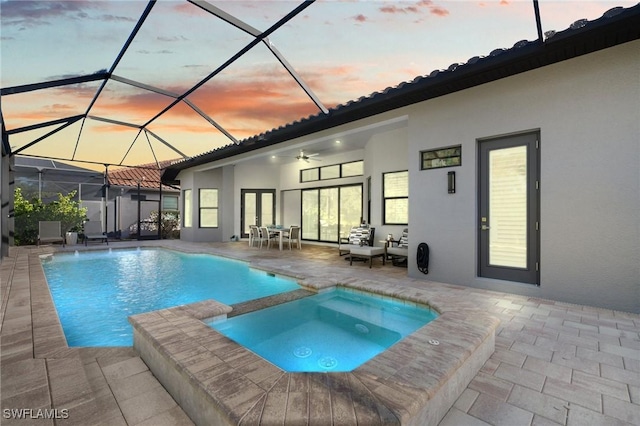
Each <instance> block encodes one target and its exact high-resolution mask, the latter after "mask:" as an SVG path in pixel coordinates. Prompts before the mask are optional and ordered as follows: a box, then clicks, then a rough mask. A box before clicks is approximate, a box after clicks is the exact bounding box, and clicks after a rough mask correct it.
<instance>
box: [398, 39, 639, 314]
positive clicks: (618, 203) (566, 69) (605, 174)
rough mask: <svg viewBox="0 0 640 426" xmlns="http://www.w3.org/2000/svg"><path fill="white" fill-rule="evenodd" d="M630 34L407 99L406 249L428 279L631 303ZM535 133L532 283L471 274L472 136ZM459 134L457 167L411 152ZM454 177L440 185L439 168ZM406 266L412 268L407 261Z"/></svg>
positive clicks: (634, 96) (635, 233)
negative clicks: (424, 163)
mask: <svg viewBox="0 0 640 426" xmlns="http://www.w3.org/2000/svg"><path fill="white" fill-rule="evenodd" d="M639 75H640V42H632V43H627V44H624V45H620V46H617V47H615V48H611V49H607V50H604V51H600V52H597V53H592V54H590V55H586V56H582V57H579V58H576V59H573V60H569V61H564V62H561V63H558V64H556V65H553V66H548V67H544V68H541V69H538V70H535V71H531V72H527V73H524V74H520V75H516V76H513V77H510V78H507V79H502V80H499V81H496V82H493V83H490V84H485V85H482V86H479V87H475V88H472V89H468V90H465V91H464V92H458V93H454V94H451V95H448V96H445V97H442V98H437V99H434V100H431V101H428V102H424V103H421V104H418V105H415V106H413V107H411V108H410V113H409V117H410V118H409V129H408V133H409V158H408V165H409V169H410V179H409V182H410V183H409V184H410V194H411V195H410V204H409V208H410V217H411V218H413V220H411V236H412V238H411V241H410V252H411V253H415V251H416V247H417V244H418V243H419V242H420V241H425V242H428V243H429V245H430V247H431V265H430V268H429V270H430V274H429V278H430V279H434V280H437V281H443V282H449V283H455V284H462V285H466V286H472V287H481V288H487V289H495V290H500V291H507V292H511V293H519V294H525V295H532V296H536V297H543V298H551V299H554V300H561V301H563V300H564V301H570V302H572V303H579V304H589V305H597V306H605V307H610V308H615V309H621V310H625V311H634V312H638V311H640V230H639V228H640V214H639V212H640V167H639V166H640V140H639V139H638V137H639V135H640V124H639V123H640V102H639V101H638V100H639V99H640V84H639V83H640V81H639V77H638V76H639ZM531 130H539V132H540V156H541V159H540V164H541V171H540V173H541V176H540V213H541V223H540V241H541V247H540V253H541V259H540V281H541V282H540V286H539V287H537V286H534V285H529V284H518V283H513V282H507V281H499V280H492V279H486V278H479V277H478V276H477V273H476V271H477V259H478V251H477V247H478V244H477V235H478V232H477V228H478V226H477V219H476V217H477V211H478V206H477V167H478V166H477V140H478V139H479V138H486V137H494V136H499V135H508V134H513V133H519V132H526V131H531ZM457 144H461V145H462V166H460V167H453V168H446V169H435V170H425V171H420V170H419V167H418V158H419V152H420V151H422V150H426V149H434V148H439V147H444V146H450V145H457ZM450 170H454V171H455V172H456V175H457V176H456V178H457V188H456V189H457V191H456V193H455V194H448V193H447V181H446V173H447V171H450ZM409 274H410V275H411V276H414V277H419V276H420V275H422V274H420V273H419V272H418V271H417V268H416V266H415V262H410V269H409Z"/></svg>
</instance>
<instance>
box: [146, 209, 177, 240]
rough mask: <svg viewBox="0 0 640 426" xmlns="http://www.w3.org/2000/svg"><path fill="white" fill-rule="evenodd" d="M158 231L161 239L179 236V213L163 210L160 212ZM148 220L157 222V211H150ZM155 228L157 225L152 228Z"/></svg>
mask: <svg viewBox="0 0 640 426" xmlns="http://www.w3.org/2000/svg"><path fill="white" fill-rule="evenodd" d="M160 213H161V215H160V229H161V231H160V233H161V236H162V238H163V239H171V238H179V237H180V213H179V212H177V211H173V210H171V211H167V210H164V211H162V212H160ZM149 220H150V221H151V222H154V223H158V212H157V211H152V212H151V214H150V215H149ZM154 230H157V227H156V228H155V229H154Z"/></svg>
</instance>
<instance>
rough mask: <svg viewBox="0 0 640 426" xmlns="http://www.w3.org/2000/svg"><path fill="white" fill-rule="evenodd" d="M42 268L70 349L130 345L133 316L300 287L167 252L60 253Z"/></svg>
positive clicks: (241, 267) (218, 261)
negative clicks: (198, 302)
mask: <svg viewBox="0 0 640 426" xmlns="http://www.w3.org/2000/svg"><path fill="white" fill-rule="evenodd" d="M42 266H43V269H44V272H45V276H46V278H47V282H48V284H49V288H50V290H51V295H52V297H53V301H54V304H55V306H56V310H57V311H58V317H59V318H60V322H61V324H62V328H63V330H64V333H65V336H66V338H67V344H68V345H69V346H131V345H132V344H133V332H132V328H131V325H130V324H129V323H128V321H127V317H128V316H130V315H134V314H138V313H141V312H149V311H154V310H158V309H164V308H168V307H172V306H178V305H184V304H187V303H193V302H197V301H200V300H205V299H215V300H217V301H219V302H222V303H225V304H228V305H231V304H234V303H239V302H244V301H247V300H252V299H257V298H260V297H265V296H271V295H274V294H278V293H283V292H286V291H291V290H297V289H299V288H300V286H298V285H297V284H296V283H295V282H294V281H292V280H288V279H285V278H281V277H277V276H273V274H267V273H266V272H262V271H257V270H254V269H251V268H249V267H248V265H247V264H246V263H244V262H240V261H235V260H230V259H225V258H221V257H217V256H213V255H208V254H186V253H180V252H175V251H171V250H164V249H142V250H140V249H138V250H136V249H132V250H113V251H111V250H109V251H102V250H101V251H91V252H79V253H78V252H76V253H75V254H74V253H60V254H55V255H54V256H50V257H47V258H43V259H42Z"/></svg>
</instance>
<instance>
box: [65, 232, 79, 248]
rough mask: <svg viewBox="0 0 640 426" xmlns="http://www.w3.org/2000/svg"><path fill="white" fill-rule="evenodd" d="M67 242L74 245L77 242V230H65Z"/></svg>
mask: <svg viewBox="0 0 640 426" xmlns="http://www.w3.org/2000/svg"><path fill="white" fill-rule="evenodd" d="M66 237H67V244H68V245H75V244H78V233H77V232H67V235H66Z"/></svg>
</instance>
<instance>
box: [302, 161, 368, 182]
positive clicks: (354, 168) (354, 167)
mask: <svg viewBox="0 0 640 426" xmlns="http://www.w3.org/2000/svg"><path fill="white" fill-rule="evenodd" d="M363 174H364V161H362V160H358V161H352V162H349V163H341V164H333V165H330V166H323V167H314V168H312V169H304V170H300V182H314V181H317V180H329V179H338V178H345V177H352V176H362V175H363Z"/></svg>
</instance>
